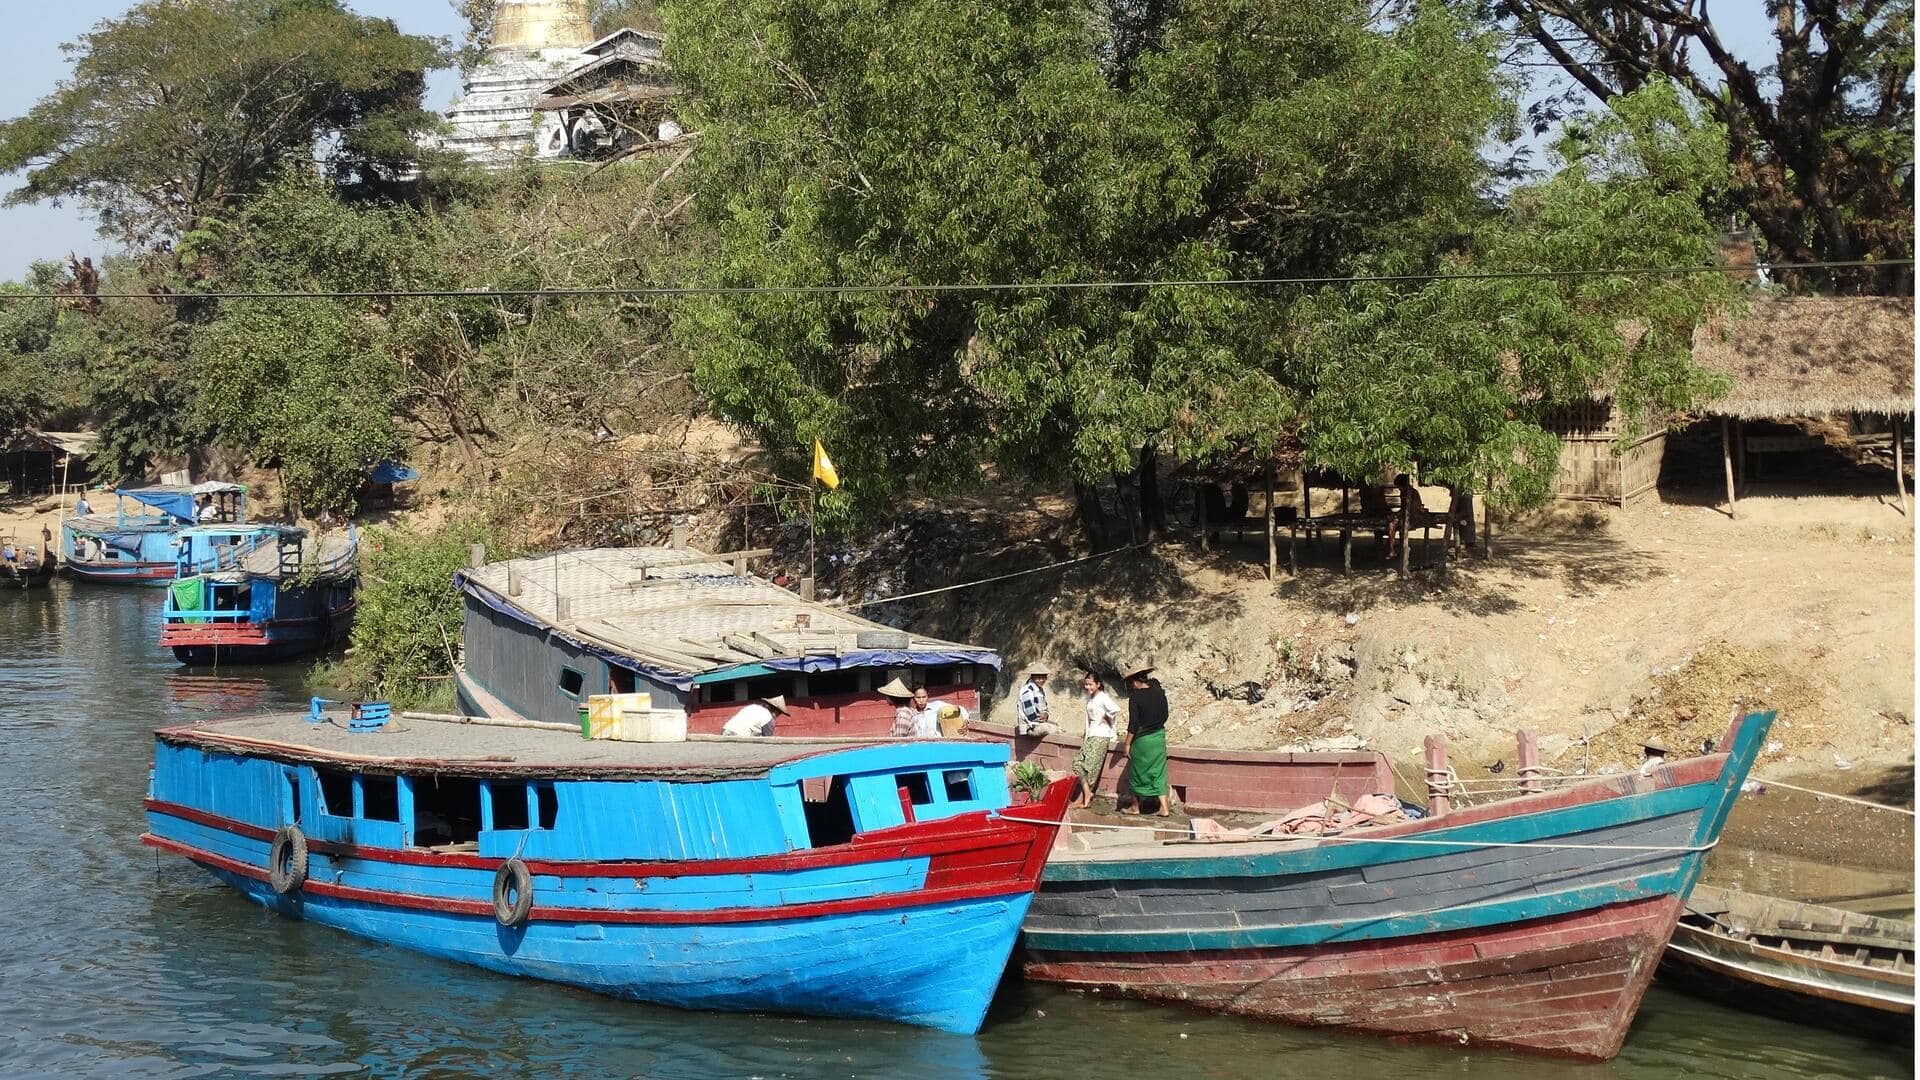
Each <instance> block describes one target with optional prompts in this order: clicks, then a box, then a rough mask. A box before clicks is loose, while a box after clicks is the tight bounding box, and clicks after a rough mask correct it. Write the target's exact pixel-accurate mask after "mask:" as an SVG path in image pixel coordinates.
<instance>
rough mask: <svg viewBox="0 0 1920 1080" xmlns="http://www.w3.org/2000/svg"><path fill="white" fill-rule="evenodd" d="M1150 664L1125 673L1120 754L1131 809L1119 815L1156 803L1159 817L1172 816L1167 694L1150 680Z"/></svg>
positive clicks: (1133, 812)
mask: <svg viewBox="0 0 1920 1080" xmlns="http://www.w3.org/2000/svg"><path fill="white" fill-rule="evenodd" d="M1152 674H1153V665H1152V664H1135V665H1133V666H1131V667H1129V668H1127V669H1126V671H1125V673H1124V677H1125V679H1126V680H1127V689H1128V691H1129V693H1128V695H1127V737H1126V741H1125V742H1123V743H1121V745H1120V752H1121V753H1123V754H1125V755H1126V756H1127V792H1128V793H1129V794H1131V795H1132V796H1133V805H1132V806H1130V807H1127V808H1126V809H1124V810H1122V811H1121V813H1123V814H1138V813H1142V812H1144V811H1145V809H1146V805H1147V800H1148V799H1153V800H1154V801H1155V802H1157V803H1159V809H1158V810H1156V811H1155V813H1156V814H1158V815H1159V816H1160V817H1167V816H1168V815H1170V814H1171V813H1172V812H1173V806H1172V801H1171V800H1170V799H1168V798H1167V692H1166V691H1165V690H1162V689H1161V688H1160V680H1158V679H1155V678H1152V677H1151V676H1152Z"/></svg>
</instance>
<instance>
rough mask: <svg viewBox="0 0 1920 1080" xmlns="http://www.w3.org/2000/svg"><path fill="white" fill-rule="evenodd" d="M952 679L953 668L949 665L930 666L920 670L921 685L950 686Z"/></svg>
mask: <svg viewBox="0 0 1920 1080" xmlns="http://www.w3.org/2000/svg"><path fill="white" fill-rule="evenodd" d="M954 681H955V680H954V677H953V669H952V668H950V667H930V668H926V669H924V670H923V671H921V672H920V685H922V686H926V687H934V686H952V685H953V684H954Z"/></svg>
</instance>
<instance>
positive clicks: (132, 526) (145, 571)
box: [60, 481, 252, 585]
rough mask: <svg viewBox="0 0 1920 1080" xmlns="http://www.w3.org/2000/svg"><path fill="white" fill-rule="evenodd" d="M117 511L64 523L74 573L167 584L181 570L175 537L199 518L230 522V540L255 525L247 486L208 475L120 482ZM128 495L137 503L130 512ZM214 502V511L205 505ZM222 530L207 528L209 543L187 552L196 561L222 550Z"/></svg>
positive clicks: (205, 561) (64, 546) (105, 580)
mask: <svg viewBox="0 0 1920 1080" xmlns="http://www.w3.org/2000/svg"><path fill="white" fill-rule="evenodd" d="M114 495H115V496H116V497H117V498H116V505H115V507H114V510H113V512H112V513H95V514H87V515H84V516H74V517H69V518H67V519H65V520H63V521H62V522H61V523H60V550H61V551H62V552H63V553H64V554H65V562H66V567H67V570H68V572H69V573H71V574H73V576H74V577H76V578H78V579H80V580H82V581H91V582H97V583H102V584H110V585H164V584H166V583H167V582H169V581H172V580H173V579H174V577H175V576H176V575H177V574H178V573H179V566H180V563H181V560H182V558H183V552H182V551H181V549H180V548H179V547H178V546H177V544H176V540H177V539H178V537H179V535H180V533H181V532H182V531H183V530H186V529H188V528H190V527H192V526H193V525H194V524H195V523H196V518H198V517H205V518H207V519H208V520H209V523H214V524H219V525H222V526H224V527H225V530H226V533H230V534H231V535H232V539H231V540H227V541H224V543H226V544H228V545H229V546H231V545H234V544H242V543H244V542H245V537H246V536H247V535H248V534H249V533H250V532H251V531H252V528H251V527H250V526H248V525H247V524H246V517H247V489H246V488H244V487H242V486H241V485H239V484H226V483H220V482H218V481H209V482H206V483H201V484H194V485H190V486H189V485H164V486H158V487H143V488H118V489H115V491H114ZM128 500H131V501H132V502H133V503H134V506H135V508H134V509H133V510H132V511H131V512H129V510H128V507H127V502H128ZM209 506H210V507H211V508H212V509H211V511H208V510H206V509H205V508H206V507H209ZM222 535H224V534H223V533H218V532H210V533H206V534H203V536H202V538H201V542H202V543H204V544H206V545H207V546H205V547H203V548H200V549H197V550H193V551H190V552H187V553H184V556H185V557H190V558H191V560H192V561H193V562H194V563H195V564H196V565H202V566H209V565H211V562H212V560H215V559H216V558H217V556H218V552H217V551H216V550H214V547H213V546H212V545H213V543H214V541H215V538H216V537H218V536H222Z"/></svg>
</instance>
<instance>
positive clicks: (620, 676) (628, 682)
mask: <svg viewBox="0 0 1920 1080" xmlns="http://www.w3.org/2000/svg"><path fill="white" fill-rule="evenodd" d="M607 693H609V694H631V693H633V671H632V670H631V669H629V668H623V667H621V666H619V665H618V664H608V665H607Z"/></svg>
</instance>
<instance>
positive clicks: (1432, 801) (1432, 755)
mask: <svg viewBox="0 0 1920 1080" xmlns="http://www.w3.org/2000/svg"><path fill="white" fill-rule="evenodd" d="M1452 790H1453V782H1452V777H1451V775H1450V774H1449V773H1448V771H1447V737H1446V736H1445V735H1437V734H1436V735H1429V736H1427V814H1428V815H1429V816H1431V817H1439V816H1440V815H1441V814H1444V813H1446V812H1447V810H1448V808H1449V807H1450V806H1451V805H1452V803H1453V799H1452V797H1451V792H1452Z"/></svg>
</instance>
